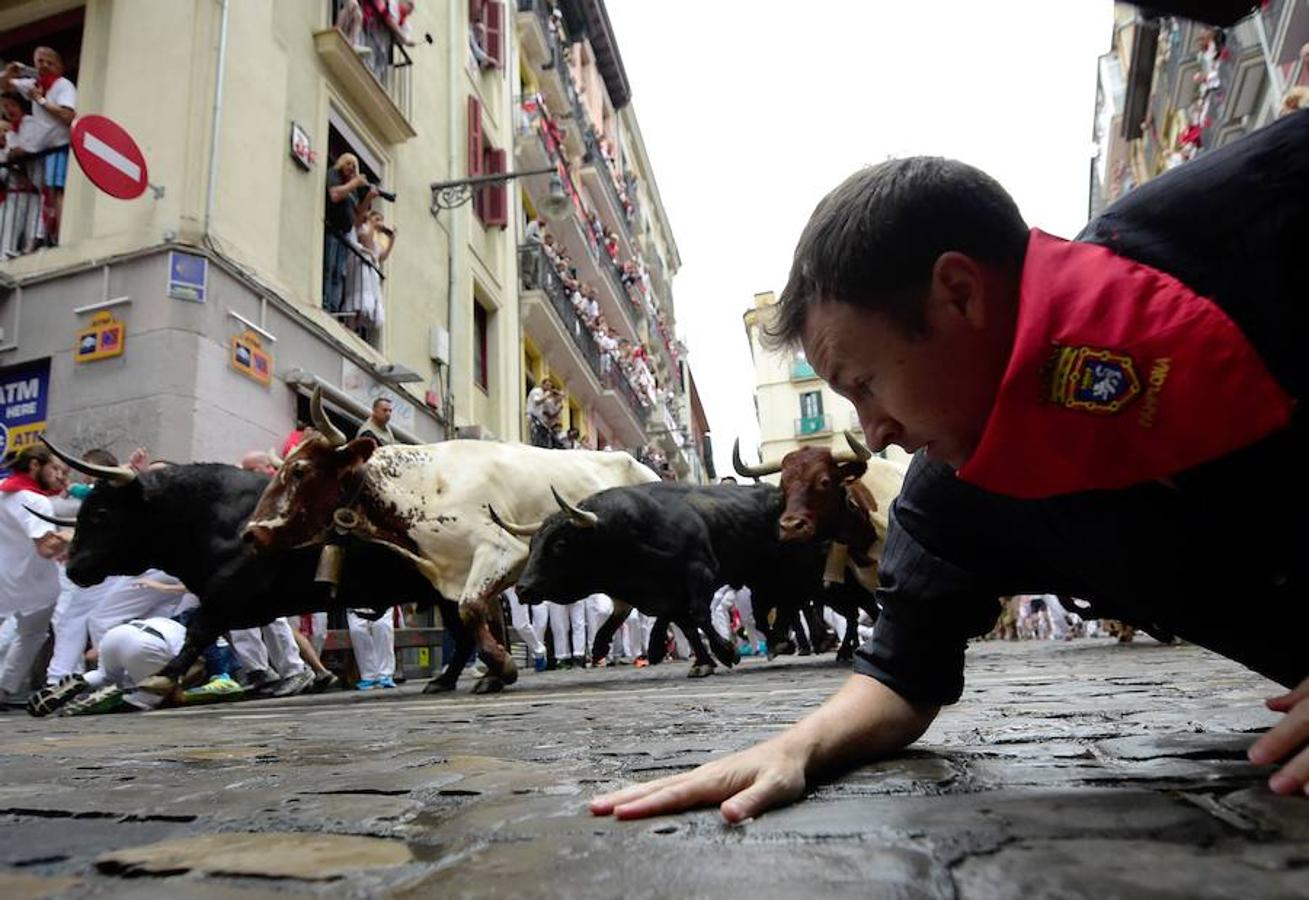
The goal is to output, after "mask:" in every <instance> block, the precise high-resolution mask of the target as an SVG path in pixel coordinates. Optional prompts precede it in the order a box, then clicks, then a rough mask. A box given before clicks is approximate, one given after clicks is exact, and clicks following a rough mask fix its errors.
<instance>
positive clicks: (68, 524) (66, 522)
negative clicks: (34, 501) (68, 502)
mask: <svg viewBox="0 0 1309 900" xmlns="http://www.w3.org/2000/svg"><path fill="white" fill-rule="evenodd" d="M23 509H25V510H27V511H28V512H30V513H31V514H32V515H34V516H36V517H37V518H38V519H40V520H41V521H42V522H49V523H50V524H51V525H58V526H59V527H60V528H76V527H77V519H66V518H64V517H63V516H47V515H46V514H45V513H43V512H37V511H36V510H34V509H32V507H30V506H28V505H26V504H24V505H23Z"/></svg>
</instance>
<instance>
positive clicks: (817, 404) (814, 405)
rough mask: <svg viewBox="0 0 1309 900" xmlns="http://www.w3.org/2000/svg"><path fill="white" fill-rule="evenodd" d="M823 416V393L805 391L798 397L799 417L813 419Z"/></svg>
mask: <svg viewBox="0 0 1309 900" xmlns="http://www.w3.org/2000/svg"><path fill="white" fill-rule="evenodd" d="M822 414H823V392H822V391H805V392H804V393H803V394H801V395H800V417H801V418H803V419H815V418H818V417H819V416H821V415H822Z"/></svg>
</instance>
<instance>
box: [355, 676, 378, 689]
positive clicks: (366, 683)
mask: <svg viewBox="0 0 1309 900" xmlns="http://www.w3.org/2000/svg"><path fill="white" fill-rule="evenodd" d="M379 687H381V684H379V683H378V682H376V681H373V679H371V678H363V679H360V680H359V681H356V682H355V690H356V691H372V690H376V689H377V688H379Z"/></svg>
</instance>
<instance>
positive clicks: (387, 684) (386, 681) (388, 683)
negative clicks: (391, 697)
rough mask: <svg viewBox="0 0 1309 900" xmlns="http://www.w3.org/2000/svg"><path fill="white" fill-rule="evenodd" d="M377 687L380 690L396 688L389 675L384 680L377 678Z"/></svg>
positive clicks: (393, 680)
mask: <svg viewBox="0 0 1309 900" xmlns="http://www.w3.org/2000/svg"><path fill="white" fill-rule="evenodd" d="M377 686H378V687H380V688H393V687H395V686H396V685H395V679H394V678H392V677H391V676H390V675H388V676H386V677H385V678H379V679H377Z"/></svg>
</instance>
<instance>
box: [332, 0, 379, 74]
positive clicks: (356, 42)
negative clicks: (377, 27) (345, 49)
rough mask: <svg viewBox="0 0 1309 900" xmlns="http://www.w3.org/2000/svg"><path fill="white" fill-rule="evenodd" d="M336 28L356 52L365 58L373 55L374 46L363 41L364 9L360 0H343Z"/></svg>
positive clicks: (337, 16)
mask: <svg viewBox="0 0 1309 900" xmlns="http://www.w3.org/2000/svg"><path fill="white" fill-rule="evenodd" d="M335 27H336V30H337V31H339V32H341V35H342V36H343V37H344V38H345V39H346V41H347V42H348V43H349V44H350V46H351V47H353V48H354V51H355V53H358V54H359V56H360V57H362V58H363V59H365V60H368V59H371V58H372V56H373V48H372V47H370V46H368V45H367V44H365V43H364V42H363V36H364V10H363V8H362V7H361V6H360V5H359V0H343V2H342V3H341V8H340V10H339V11H338V12H337V14H336V25H335Z"/></svg>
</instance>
